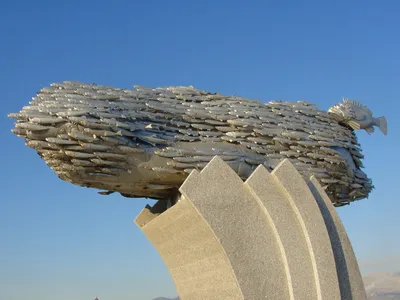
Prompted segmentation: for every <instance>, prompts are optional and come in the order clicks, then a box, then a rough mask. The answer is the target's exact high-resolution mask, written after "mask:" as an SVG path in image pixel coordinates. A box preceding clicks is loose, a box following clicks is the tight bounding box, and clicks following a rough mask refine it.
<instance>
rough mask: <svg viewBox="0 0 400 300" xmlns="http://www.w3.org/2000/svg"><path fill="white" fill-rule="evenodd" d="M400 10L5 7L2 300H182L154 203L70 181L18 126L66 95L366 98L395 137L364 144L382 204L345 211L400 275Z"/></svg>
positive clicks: (357, 245) (370, 267)
mask: <svg viewBox="0 0 400 300" xmlns="http://www.w3.org/2000/svg"><path fill="white" fill-rule="evenodd" d="M399 11H400V2H398V1H394V0H393V1H390V0H387V1H370V0H363V1H357V0H356V1H348V0H337V1H319V0H314V1H295V0H292V1H232V0H230V1H216V0H214V1H208V0H202V1H183V0H181V1H178V0H175V1H174V0H171V1H161V0H159V1H151V0H147V1H103V0H98V1H76V0H70V1H40V0H39V1H18V0H15V1H10V0H3V1H0V36H1V42H0V99H1V100H0V101H1V105H0V115H1V116H0V140H1V145H0V159H1V167H2V172H1V173H0V187H1V194H0V299H1V300H22V299H32V300H53V299H57V300H67V299H68V300H70V299H74V300H86V299H94V297H95V296H96V295H97V296H98V297H99V298H100V300H107V299H108V300H125V299H126V300H133V299H138V300H142V299H143V300H147V299H148V300H150V299H152V298H154V297H156V296H174V295H176V291H175V288H174V285H173V282H172V280H171V278H170V276H169V274H168V272H167V270H166V268H165V266H164V264H163V262H162V261H161V259H160V257H159V255H158V254H157V252H156V251H155V250H154V248H153V247H152V246H151V245H150V243H149V242H148V241H147V240H146V238H145V237H144V235H143V234H142V233H141V231H140V230H139V229H138V228H137V227H136V226H135V225H134V223H133V219H134V218H135V216H136V215H137V214H138V213H139V211H140V210H141V209H142V208H143V207H144V206H145V204H146V203H149V202H152V201H147V200H144V199H136V200H135V199H127V198H123V197H122V196H119V195H117V194H114V195H110V196H101V195H98V194H97V193H96V190H92V189H87V188H80V187H77V186H73V185H72V184H70V183H67V182H63V181H61V180H60V179H58V178H57V177H56V176H55V175H54V174H53V173H52V171H51V170H50V169H49V168H48V167H47V166H46V165H45V163H44V162H43V161H42V160H41V159H40V158H39V156H38V155H37V154H36V153H35V151H33V150H32V149H29V148H27V147H25V146H24V142H23V140H22V139H19V138H17V137H15V136H13V135H12V134H11V132H10V129H11V128H12V126H13V120H9V119H7V118H6V115H7V114H8V113H10V112H17V111H19V110H20V109H21V108H22V106H24V105H27V104H28V102H29V101H30V99H31V97H33V96H34V95H35V93H36V92H37V91H38V90H39V89H41V88H42V87H45V86H48V85H49V84H50V83H52V82H58V81H63V80H80V81H83V82H87V83H98V84H106V85H114V86H117V87H123V88H130V87H131V86H132V85H133V84H138V85H145V86H151V87H158V86H167V85H194V86H195V87H197V88H200V89H206V90H208V91H212V92H220V93H222V94H228V95H231V94H236V95H239V96H245V97H249V98H253V99H259V100H262V101H268V100H273V99H281V100H288V101H296V100H300V99H302V100H308V101H311V102H313V103H317V104H319V107H320V108H321V109H325V110H326V109H328V108H329V107H330V106H332V105H334V104H336V103H338V102H340V101H341V98H342V97H348V98H350V99H355V100H359V101H360V102H361V103H363V104H365V105H367V106H369V107H370V109H371V110H372V111H373V112H374V114H375V116H381V115H385V116H386V117H387V119H388V124H389V135H388V136H387V137H385V136H383V134H381V133H380V132H376V133H374V134H373V135H371V136H369V135H368V134H366V133H365V132H358V134H357V135H358V137H359V139H360V143H361V145H362V147H363V149H364V154H365V160H364V164H365V166H366V169H365V170H366V173H367V174H368V175H369V176H370V177H371V178H372V179H373V181H374V184H375V186H376V189H375V190H374V191H373V192H372V194H371V195H370V197H369V199H366V200H363V201H360V202H357V203H354V204H352V205H350V206H347V207H344V208H340V209H338V210H339V212H340V215H341V217H342V219H343V222H344V224H345V227H346V228H347V230H348V233H349V236H350V238H351V240H352V242H353V246H354V249H355V251H356V255H357V257H358V259H359V261H360V265H361V267H362V270H363V272H370V271H371V272H372V271H377V270H380V271H382V270H383V271H392V270H393V271H394V270H397V271H400V251H399V250H400V239H399V228H400V221H399V210H400V204H399V203H400V199H399V196H398V184H399V182H398V174H399V173H398V172H399V171H398V170H399V167H400V166H399V156H398V154H396V153H395V151H396V150H398V149H399V146H400V143H399V134H398V130H399V129H400V121H399V119H400V117H399V112H400V104H399V93H400V84H399V82H400V59H399V55H400V54H399V53H400V40H399V37H400V18H399Z"/></svg>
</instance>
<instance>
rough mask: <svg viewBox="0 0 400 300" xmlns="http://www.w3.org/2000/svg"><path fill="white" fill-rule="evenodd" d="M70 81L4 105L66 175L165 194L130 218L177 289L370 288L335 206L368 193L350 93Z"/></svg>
mask: <svg viewBox="0 0 400 300" xmlns="http://www.w3.org/2000/svg"><path fill="white" fill-rule="evenodd" d="M135 88H136V89H135V90H130V89H118V88H113V87H106V86H99V85H95V84H82V83H79V82H69V81H68V82H64V83H57V84H52V85H51V86H50V87H48V88H44V89H42V90H41V91H40V92H39V93H38V94H37V96H36V97H35V98H33V100H32V101H31V102H30V105H29V106H25V107H24V108H23V109H22V110H21V111H20V112H19V113H14V114H10V115H9V116H10V117H12V118H15V119H17V122H16V125H15V128H14V129H13V130H12V131H13V133H15V134H16V135H18V136H20V137H22V138H24V139H25V140H26V145H27V146H29V147H32V148H34V149H35V150H37V152H38V153H39V155H40V156H41V157H42V158H43V159H44V160H45V162H46V163H47V164H48V165H49V166H50V167H51V168H52V169H53V170H54V171H55V173H56V174H57V175H58V176H59V177H60V178H61V179H63V180H66V181H69V182H71V183H74V184H77V185H80V186H86V187H93V188H97V189H102V190H103V191H102V192H100V193H101V194H110V193H112V192H119V193H120V194H121V195H123V196H126V197H149V198H153V199H156V200H158V201H157V202H156V203H155V205H154V206H152V207H150V206H147V207H146V208H145V209H144V210H143V211H142V212H141V213H140V214H139V216H137V218H136V220H135V222H136V224H137V225H138V226H139V228H140V229H141V230H142V231H143V232H144V233H145V235H146V236H147V238H148V239H149V240H150V241H151V242H152V244H153V245H154V246H155V247H156V249H157V250H158V252H159V253H160V255H161V256H162V258H163V260H164V262H165V263H166V265H167V267H168V269H169V271H170V273H171V275H172V278H173V280H174V282H175V285H176V287H177V290H178V293H179V295H180V296H181V299H183V300H185V299H365V298H366V295H365V290H364V287H363V283H362V279H361V276H360V272H359V268H358V265H357V261H356V258H355V256H354V253H353V250H352V247H351V243H350V241H349V240H348V237H347V235H346V232H345V229H344V228H343V225H342V224H341V222H340V218H339V217H338V215H337V214H336V211H335V209H334V206H343V205H347V204H349V203H350V202H352V201H356V200H360V199H363V198H365V197H367V196H368V194H369V193H370V191H371V190H372V189H373V185H372V182H371V180H370V179H369V178H368V177H367V175H366V174H365V173H364V172H363V171H362V167H363V165H362V158H363V155H362V154H361V147H360V145H359V143H358V141H357V137H356V135H355V133H354V130H356V129H364V130H366V131H367V132H368V133H372V132H373V131H374V126H376V127H378V128H379V129H380V130H381V131H382V132H383V133H384V134H387V125H386V119H385V118H384V117H380V118H374V117H373V115H372V112H371V111H370V110H369V109H368V108H367V107H365V106H363V105H361V104H359V103H357V102H355V101H351V100H348V99H344V101H343V103H341V104H337V105H335V106H333V107H332V108H330V109H329V110H328V112H325V111H322V110H319V109H317V108H316V107H315V105H313V104H311V103H309V102H306V101H298V102H282V101H271V102H268V103H265V104H263V103H260V102H259V101H255V100H250V99H245V98H241V97H236V96H223V95H219V94H212V93H208V92H205V91H200V90H197V89H195V88H194V87H167V88H154V89H153V88H145V87H135Z"/></svg>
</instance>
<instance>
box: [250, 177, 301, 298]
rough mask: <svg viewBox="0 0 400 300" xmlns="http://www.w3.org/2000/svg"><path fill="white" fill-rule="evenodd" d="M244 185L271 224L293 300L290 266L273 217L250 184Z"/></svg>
mask: <svg viewBox="0 0 400 300" xmlns="http://www.w3.org/2000/svg"><path fill="white" fill-rule="evenodd" d="M245 185H246V184H245ZM246 187H247V188H248V189H249V192H250V194H251V195H252V196H253V198H254V199H255V200H256V201H257V203H258V204H259V205H260V207H261V210H262V211H263V212H264V214H265V218H266V219H267V221H268V223H269V224H270V226H271V229H272V232H273V234H274V236H275V238H276V241H277V243H278V245H279V250H280V252H281V255H282V260H283V265H284V266H285V273H286V278H287V284H288V290H289V297H290V300H294V294H293V283H292V276H291V275H290V268H289V263H288V260H287V257H286V251H285V248H284V247H283V243H282V240H281V238H280V236H279V232H278V230H277V229H276V226H275V223H274V221H273V219H272V218H271V215H270V214H269V212H268V210H267V209H266V208H265V206H264V205H263V203H262V201H261V199H260V198H259V197H258V196H257V194H256V193H255V192H254V191H253V189H252V188H251V187H250V186H248V185H246Z"/></svg>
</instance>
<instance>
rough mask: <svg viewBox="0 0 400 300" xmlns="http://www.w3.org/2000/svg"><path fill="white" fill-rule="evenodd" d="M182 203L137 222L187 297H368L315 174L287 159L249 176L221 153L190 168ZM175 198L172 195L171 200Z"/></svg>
mask: <svg viewBox="0 0 400 300" xmlns="http://www.w3.org/2000/svg"><path fill="white" fill-rule="evenodd" d="M180 193H181V196H180V198H178V201H177V202H176V203H175V204H174V205H173V206H172V207H170V208H168V207H167V206H166V205H165V204H163V202H162V201H159V202H157V203H156V204H155V205H154V206H153V207H150V206H147V207H146V208H145V209H144V210H143V211H142V212H141V214H140V215H139V216H138V217H137V218H136V220H135V222H136V224H137V225H138V226H139V227H140V228H141V229H142V231H143V232H144V233H145V234H146V236H147V237H148V239H149V240H150V241H151V242H152V243H153V245H154V246H155V247H156V249H157V250H158V252H159V253H160V255H161V256H162V258H163V260H164V262H165V263H166V265H167V267H168V269H169V271H170V273H171V276H172V278H173V280H174V282H175V284H176V287H177V290H178V293H179V295H180V297H181V299H182V300H188V299H190V300H191V299H195V300H197V299H199V300H200V299H211V300H212V299H234V300H236V299H273V300H281V299H282V300H283V299H290V300H294V299H296V300H297V299H301V300H302V299H304V300H314V299H316V300H322V299H327V300H328V299H329V300H331V299H337V300H339V299H345V300H351V299H352V300H355V299H357V300H358V299H365V297H364V295H365V291H364V287H363V285H362V281H360V280H362V279H361V276H359V269H358V265H357V261H356V259H355V257H354V253H353V251H352V249H351V244H350V242H349V241H348V238H347V235H346V233H345V230H344V228H343V225H342V224H341V222H340V219H339V217H338V216H337V214H336V212H335V211H334V208H333V205H332V204H331V202H330V200H329V198H328V196H327V195H326V194H325V192H324V190H323V189H322V188H321V186H320V185H319V183H318V181H317V180H316V179H315V178H311V179H310V180H309V181H308V182H305V181H304V179H303V178H302V176H301V175H300V174H299V172H298V171H297V170H296V169H295V167H294V166H293V165H292V164H291V163H290V162H289V161H288V160H285V161H283V162H282V163H280V164H279V165H278V166H277V167H276V168H275V169H274V171H273V172H272V173H269V172H268V171H267V170H266V169H265V168H264V167H263V166H259V167H258V168H257V169H256V170H255V171H254V173H253V174H252V175H251V176H250V177H249V178H248V179H247V180H246V182H243V181H242V179H240V177H239V176H238V175H237V174H236V173H235V172H234V171H233V170H232V169H231V168H230V166H229V165H227V164H226V163H225V162H224V161H223V160H222V159H220V158H219V157H214V158H213V159H212V160H211V162H210V163H209V164H208V165H207V166H206V167H205V168H204V169H203V170H202V171H201V172H198V171H196V170H194V171H192V172H191V174H190V175H189V177H188V178H187V180H186V181H185V182H184V184H183V185H182V186H181V188H180ZM173 202H174V201H173Z"/></svg>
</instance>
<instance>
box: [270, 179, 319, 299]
mask: <svg viewBox="0 0 400 300" xmlns="http://www.w3.org/2000/svg"><path fill="white" fill-rule="evenodd" d="M272 176H274V178H275V179H276V181H277V182H279V185H280V187H281V188H282V190H283V191H284V193H285V194H286V198H287V199H288V201H289V203H290V205H291V206H292V208H293V211H294V213H295V215H296V216H297V219H298V220H299V223H300V226H301V229H302V231H303V234H304V238H305V240H306V243H307V246H308V249H309V254H310V259H311V265H312V267H313V271H314V279H315V287H316V292H317V299H318V300H322V295H321V286H320V282H319V274H318V269H317V262H316V260H315V253H314V249H313V247H312V243H311V238H310V235H309V233H308V230H307V226H306V224H305V222H304V220H303V218H302V216H301V213H300V210H299V208H298V207H297V205H296V203H295V201H294V200H293V198H292V196H291V195H290V194H289V192H288V191H286V189H285V188H284V187H283V186H282V184H281V183H280V181H279V179H278V178H277V177H276V175H275V174H274V173H272Z"/></svg>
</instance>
